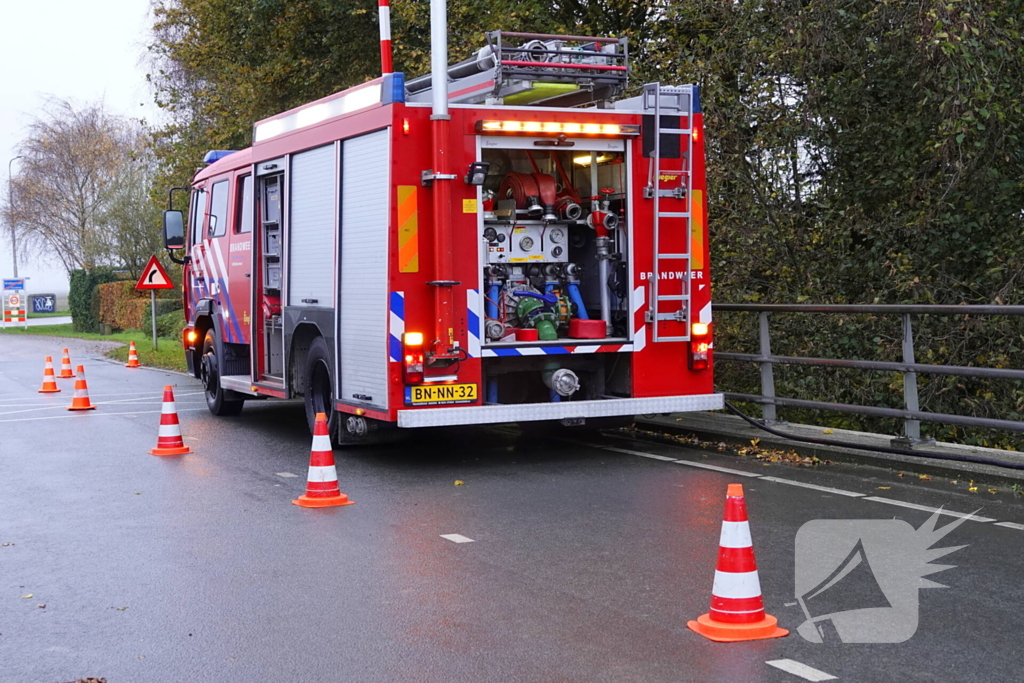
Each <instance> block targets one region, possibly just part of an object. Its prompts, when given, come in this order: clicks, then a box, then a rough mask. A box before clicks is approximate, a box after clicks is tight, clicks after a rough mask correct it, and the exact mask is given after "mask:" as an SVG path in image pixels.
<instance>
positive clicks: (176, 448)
mask: <svg viewBox="0 0 1024 683" xmlns="http://www.w3.org/2000/svg"><path fill="white" fill-rule="evenodd" d="M191 452H192V449H191V448H189V447H188V446H186V445H185V442H184V440H183V439H182V438H181V425H180V424H178V410H177V409H176V408H175V407H174V388H173V387H171V385H169V384H168V385H166V386H165V387H164V402H163V405H162V406H161V408H160V431H159V432H157V437H156V447H155V448H153V449H152V450H150V451H149V453H150V455H184V454H186V453H191Z"/></svg>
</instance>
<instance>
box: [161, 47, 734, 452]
mask: <svg viewBox="0 0 1024 683" xmlns="http://www.w3.org/2000/svg"><path fill="white" fill-rule="evenodd" d="M628 72H629V65H628V53H627V49H626V41H625V40H624V39H616V38H597V37H579V36H554V35H543V34H522V33H507V32H501V31H495V32H492V33H489V34H488V35H487V46H486V47H484V48H483V49H481V50H480V51H479V52H477V53H476V54H475V55H474V56H473V57H471V58H470V59H468V60H465V61H463V62H460V63H458V64H455V65H452V66H450V67H449V68H448V70H447V77H446V78H445V77H444V76H443V74H442V78H440V79H439V78H438V77H437V74H436V73H435V74H432V75H430V76H424V77H421V78H416V79H412V80H409V81H406V80H405V79H404V77H403V75H402V74H401V73H391V74H385V75H384V76H383V77H382V78H379V79H376V80H373V81H371V82H369V83H365V84H363V85H360V86H357V87H354V88H351V89H349V90H345V91H343V92H339V93H336V94H334V95H331V96H329V97H325V98H323V99H321V100H317V101H315V102H311V103H309V104H306V105H303V106H301V107H298V108H296V109H293V110H290V111H287V112H284V113H282V114H279V115H277V116H274V117H271V118H269V119H266V120H263V121H260V122H258V123H256V124H255V125H254V127H253V145H252V146H251V147H249V148H248V149H245V150H241V151H214V152H210V153H209V154H208V155H207V157H206V160H205V161H206V166H205V168H203V169H202V170H201V171H200V172H199V173H197V174H196V175H195V177H194V179H193V181H192V185H191V188H190V189H191V199H190V205H189V209H188V220H187V225H188V231H187V235H186V232H185V230H184V224H185V220H184V216H183V215H182V213H181V212H176V211H168V212H167V214H165V237H166V240H167V246H168V248H171V249H184V250H185V254H186V256H185V257H184V258H179V259H177V260H179V262H182V263H183V267H184V279H183V282H184V283H185V284H184V290H185V291H184V300H185V317H186V325H185V329H184V332H183V344H184V350H185V354H186V358H187V360H188V364H189V368H190V369H191V371H192V372H193V373H194V374H195V375H196V376H197V377H199V378H201V379H202V381H203V384H204V386H205V389H206V396H207V402H208V404H209V407H210V410H211V411H212V412H213V413H214V414H217V415H232V414H236V413H238V412H239V411H240V410H241V409H242V406H243V403H244V402H245V401H246V400H247V399H251V398H257V397H272V398H284V399H287V398H295V397H300V396H301V397H303V398H304V401H305V405H306V413H307V417H308V419H309V421H310V425H312V421H313V418H314V416H315V414H316V413H318V412H324V413H327V414H328V416H329V418H330V421H329V426H330V429H331V433H332V435H333V436H334V438H335V439H336V440H337V441H338V442H351V441H357V440H359V439H361V438H364V437H367V436H368V435H370V434H371V433H372V432H373V431H374V430H376V429H378V428H380V427H382V426H386V425H391V426H395V425H397V426H398V427H403V428H411V427H428V426H441V425H463V424H485V423H499V422H532V421H543V420H556V421H563V422H565V423H568V424H582V423H584V422H585V421H587V420H593V419H595V418H605V417H616V416H633V415H637V414H646V413H666V412H679V411H690V410H709V409H717V408H721V407H722V405H723V400H722V396H721V395H720V394H716V393H714V391H713V382H712V361H713V351H712V321H711V286H710V271H709V255H708V239H707V236H708V232H707V203H706V193H705V169H704V132H703V117H702V114H701V109H700V97H699V93H698V89H697V87H696V86H693V85H683V86H673V87H667V86H662V85H660V84H650V85H646V86H644V87H643V89H642V91H641V92H640V94H639V96H636V97H632V98H628V99H622V95H623V93H624V92H625V89H626V86H627V76H628ZM439 112H440V113H439Z"/></svg>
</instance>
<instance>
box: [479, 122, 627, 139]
mask: <svg viewBox="0 0 1024 683" xmlns="http://www.w3.org/2000/svg"><path fill="white" fill-rule="evenodd" d="M476 132H477V133H488V134H491V135H494V134H501V135H579V136H583V137H616V138H617V137H623V136H627V135H639V134H640V126H632V125H624V124H619V123H576V122H570V123H562V122H559V121H477V122H476Z"/></svg>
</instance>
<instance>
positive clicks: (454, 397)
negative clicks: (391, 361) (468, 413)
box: [405, 384, 476, 406]
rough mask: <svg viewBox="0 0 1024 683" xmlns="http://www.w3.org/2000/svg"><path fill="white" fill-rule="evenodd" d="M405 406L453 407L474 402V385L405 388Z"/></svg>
mask: <svg viewBox="0 0 1024 683" xmlns="http://www.w3.org/2000/svg"><path fill="white" fill-rule="evenodd" d="M405 402H406V404H407V405H414V406H427V405H454V404H456V403H474V402H476V385H475V384H437V385H433V386H430V385H427V386H422V387H406V388H405Z"/></svg>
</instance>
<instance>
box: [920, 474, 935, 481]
mask: <svg viewBox="0 0 1024 683" xmlns="http://www.w3.org/2000/svg"><path fill="white" fill-rule="evenodd" d="M917 478H918V479H923V480H924V481H931V480H932V478H931V477H929V476H928V475H927V474H919V475H917Z"/></svg>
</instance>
